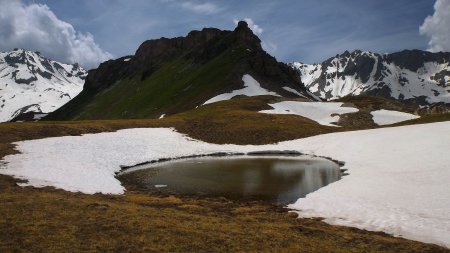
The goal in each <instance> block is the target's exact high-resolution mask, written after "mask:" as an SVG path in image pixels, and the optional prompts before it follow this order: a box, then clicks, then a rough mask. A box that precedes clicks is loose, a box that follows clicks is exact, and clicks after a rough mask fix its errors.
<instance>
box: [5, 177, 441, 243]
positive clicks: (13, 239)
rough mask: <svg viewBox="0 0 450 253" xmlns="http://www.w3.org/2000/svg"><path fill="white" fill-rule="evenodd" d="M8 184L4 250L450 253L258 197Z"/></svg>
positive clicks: (11, 181)
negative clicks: (305, 215)
mask: <svg viewBox="0 0 450 253" xmlns="http://www.w3.org/2000/svg"><path fill="white" fill-rule="evenodd" d="M0 189H1V191H0V203H2V204H1V205H0V213H1V214H2V216H3V217H2V219H0V231H1V233H0V252H9V251H11V252H12V251H16V250H17V251H28V252H66V251H72V252H86V251H99V252H144V251H145V252H236V251H241V252H247V251H261V252H449V251H447V250H445V249H443V248H439V247H437V246H434V245H430V244H424V243H419V242H413V241H408V240H405V239H400V238H395V237H391V236H388V235H385V234H383V233H374V232H367V231H362V230H358V229H354V228H346V227H338V226H331V225H327V224H325V223H323V222H320V221H319V220H314V219H297V218H296V217H295V215H292V214H289V213H288V212H286V210H284V209H281V208H280V207H276V206H271V205H268V204H263V203H258V202H250V203H244V202H232V201H229V200H226V199H192V198H179V197H174V196H166V197H159V196H151V195H144V194H139V193H132V192H129V193H127V194H126V195H125V196H108V195H84V194H79V193H69V192H65V191H62V190H55V189H52V188H50V187H48V188H42V189H34V188H31V187H26V188H23V187H19V186H16V185H15V181H14V180H12V179H11V178H10V177H6V176H1V175H0Z"/></svg>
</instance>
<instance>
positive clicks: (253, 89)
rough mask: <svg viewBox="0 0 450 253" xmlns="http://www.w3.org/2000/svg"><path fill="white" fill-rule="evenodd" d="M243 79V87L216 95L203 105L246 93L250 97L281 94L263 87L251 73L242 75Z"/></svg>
mask: <svg viewBox="0 0 450 253" xmlns="http://www.w3.org/2000/svg"><path fill="white" fill-rule="evenodd" d="M242 81H244V88H243V89H240V90H234V91H232V92H229V93H224V94H221V95H218V96H215V97H213V98H211V99H209V100H208V101H206V102H205V103H204V104H203V105H207V104H211V103H215V102H218V101H223V100H229V99H232V98H233V97H235V96H239V95H244V96H248V97H253V96H262V95H272V96H277V97H279V96H280V95H278V94H277V93H275V92H272V91H268V90H266V89H264V88H262V87H261V85H260V84H259V83H258V81H256V80H255V79H254V78H253V77H252V76H251V75H248V74H246V75H244V76H243V77H242Z"/></svg>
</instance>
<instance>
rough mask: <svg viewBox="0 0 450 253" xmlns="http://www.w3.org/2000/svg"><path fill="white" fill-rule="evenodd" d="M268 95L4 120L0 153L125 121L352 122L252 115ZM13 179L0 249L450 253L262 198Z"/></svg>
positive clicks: (241, 133) (208, 132)
mask: <svg viewBox="0 0 450 253" xmlns="http://www.w3.org/2000/svg"><path fill="white" fill-rule="evenodd" d="M271 99H272V98H267V97H266V98H258V99H255V98H246V99H242V100H241V99H239V100H235V101H234V100H232V101H228V102H222V103H217V104H214V105H210V106H205V107H201V108H198V109H197V110H193V111H190V112H186V113H182V114H178V115H173V116H170V117H168V118H165V119H162V120H108V121H74V122H35V123H3V124H0V158H1V157H3V156H5V155H7V154H12V153H14V152H15V151H14V149H13V148H14V146H13V144H11V143H12V142H15V141H20V140H27V139H37V138H45V137H53V136H61V135H79V134H83V133H96V132H104V131H114V130H118V129H123V128H131V127H168V126H171V127H175V128H176V129H178V130H179V131H181V132H183V133H186V134H189V135H190V136H191V137H194V138H198V139H201V140H205V141H209V142H216V143H226V142H233V143H238V144H249V143H250V144H263V143H271V142H277V141H282V140H287V139H292V138H301V137H306V136H311V135H316V134H321V133H326V132H331V131H337V130H339V131H344V130H349V129H352V128H332V127H324V126H320V125H317V124H316V123H315V122H313V121H311V120H308V119H305V118H302V117H298V116H292V115H266V114H258V113H255V112H254V111H258V110H262V109H265V108H266V106H267V105H266V104H267V102H268V101H271ZM445 119H447V120H448V118H446V117H443V118H440V120H445ZM426 121H432V119H430V118H427V119H426ZM416 123H419V122H416ZM16 182H17V180H15V179H13V178H11V177H8V176H3V175H0V203H1V204H0V214H1V216H2V219H0V252H14V251H17V252H19V251H25V252H65V251H73V252H85V251H91V252H96V251H101V252H143V251H144V252H161V251H170V252H174V251H178V252H188V251H190V252H192V251H195V252H229V251H241V252H242V251H245V252H247V251H266V252H450V251H449V250H447V249H443V248H440V247H437V246H435V245H430V244H424V243H419V242H414V241H409V240H405V239H401V238H395V237H392V236H388V235H385V234H383V233H374V232H367V231H363V230H358V229H354V228H346V227H339V226H331V225H327V224H325V223H323V222H321V221H319V220H315V219H297V218H296V217H295V216H294V215H292V214H289V213H288V212H286V210H284V209H282V208H280V207H277V206H273V205H269V204H265V203H260V202H237V201H230V200H227V199H224V198H214V199H202V198H193V197H176V196H163V195H161V196H158V195H146V194H141V193H138V192H127V194H125V195H124V196H109V195H84V194H79V193H70V192H66V191H63V190H57V189H53V188H51V187H46V188H41V189H36V188H31V187H25V188H23V187H19V186H17V185H16Z"/></svg>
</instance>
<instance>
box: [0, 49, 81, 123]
mask: <svg viewBox="0 0 450 253" xmlns="http://www.w3.org/2000/svg"><path fill="white" fill-rule="evenodd" d="M86 75H87V71H85V70H84V69H83V68H81V67H80V66H78V65H77V64H73V65H69V64H63V63H60V62H56V61H52V60H49V59H47V58H45V57H44V56H42V55H41V54H40V53H39V52H31V51H26V50H23V49H15V50H13V51H11V52H0V122H4V121H11V120H25V119H27V120H33V119H39V118H41V117H43V116H44V115H46V114H47V113H50V112H52V111H54V110H56V109H58V108H59V107H60V106H62V105H63V104H65V103H67V102H68V101H70V100H71V99H72V98H74V97H75V96H76V95H78V93H80V92H81V90H82V89H83V84H84V79H85V78H86Z"/></svg>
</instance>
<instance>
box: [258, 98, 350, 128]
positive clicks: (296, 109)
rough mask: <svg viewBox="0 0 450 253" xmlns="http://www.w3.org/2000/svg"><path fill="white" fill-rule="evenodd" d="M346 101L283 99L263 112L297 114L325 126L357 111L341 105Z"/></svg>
mask: <svg viewBox="0 0 450 253" xmlns="http://www.w3.org/2000/svg"><path fill="white" fill-rule="evenodd" d="M343 104H344V103H338V102H297V101H283V102H279V103H275V104H269V105H270V106H271V107H273V109H272V110H263V111H260V112H262V113H270V114H295V115H299V116H302V117H306V118H309V119H312V120H314V121H316V122H317V123H319V124H321V125H325V126H336V125H333V124H332V123H333V122H337V121H338V120H339V115H340V114H344V113H352V112H357V111H358V109H357V108H353V107H341V106H342V105H343Z"/></svg>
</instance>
